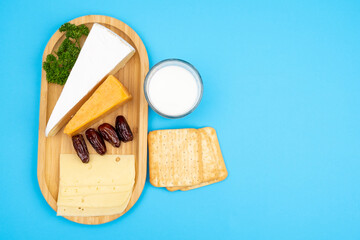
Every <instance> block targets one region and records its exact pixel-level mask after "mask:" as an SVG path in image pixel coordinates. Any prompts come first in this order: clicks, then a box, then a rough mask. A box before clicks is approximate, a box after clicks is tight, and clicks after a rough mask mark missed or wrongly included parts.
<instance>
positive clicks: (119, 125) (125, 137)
mask: <svg viewBox="0 0 360 240" xmlns="http://www.w3.org/2000/svg"><path fill="white" fill-rule="evenodd" d="M115 127H116V131H117V133H118V135H119V138H120V140H121V141H123V142H129V141H132V140H133V139H134V136H133V134H132V132H131V129H130V127H129V124H128V123H127V121H126V119H125V117H124V116H122V115H120V116H117V117H116V121H115Z"/></svg>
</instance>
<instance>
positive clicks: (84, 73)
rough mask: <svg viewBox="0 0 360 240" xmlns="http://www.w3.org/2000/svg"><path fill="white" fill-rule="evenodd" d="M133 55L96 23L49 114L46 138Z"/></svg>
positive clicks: (118, 37)
mask: <svg viewBox="0 0 360 240" xmlns="http://www.w3.org/2000/svg"><path fill="white" fill-rule="evenodd" d="M134 53H135V50H134V48H133V47H132V46H131V45H130V44H129V43H127V42H126V41H125V40H124V39H123V38H121V37H120V36H118V35H117V34H116V33H114V32H112V31H111V30H109V29H108V28H106V27H104V26H102V25H100V24H97V23H95V24H94V25H93V27H92V29H91V31H90V33H89V36H88V37H87V38H86V40H85V43H84V46H83V47H82V49H81V51H80V54H79V56H78V59H77V60H76V63H75V65H74V67H73V69H72V70H71V73H70V75H69V77H68V79H67V81H66V83H65V85H64V88H63V90H62V92H61V94H60V97H59V99H58V101H57V102H56V105H55V107H54V109H53V111H52V113H51V116H50V119H49V121H48V123H47V125H46V129H45V135H46V136H54V135H55V134H56V133H57V132H58V131H59V130H60V129H61V128H62V127H63V126H64V125H65V124H66V123H67V122H68V121H69V120H70V118H71V116H72V115H74V114H75V112H76V111H77V110H78V109H79V108H80V107H81V105H82V104H83V103H84V102H85V101H86V100H87V98H89V96H90V95H91V93H92V92H93V91H94V90H95V89H96V87H98V86H99V85H100V84H101V83H102V82H103V80H104V79H105V77H106V76H107V75H109V74H114V73H116V72H117V71H118V70H119V69H120V68H122V67H123V66H124V65H125V64H126V62H127V61H128V60H129V59H130V58H131V57H132V56H133V55H134Z"/></svg>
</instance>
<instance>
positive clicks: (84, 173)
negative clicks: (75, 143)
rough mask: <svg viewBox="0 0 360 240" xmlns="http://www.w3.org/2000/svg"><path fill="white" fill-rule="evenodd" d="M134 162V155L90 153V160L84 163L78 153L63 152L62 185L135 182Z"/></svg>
mask: <svg viewBox="0 0 360 240" xmlns="http://www.w3.org/2000/svg"><path fill="white" fill-rule="evenodd" d="M117 159H119V160H118V161H117ZM134 162H135V160H134V155H103V156H101V155H98V154H90V162H89V163H87V164H84V163H82V162H81V161H80V160H79V157H78V156H77V155H76V154H61V155H60V186H61V187H65V186H74V187H79V186H95V187H96V186H109V185H129V184H133V182H134V179H135V165H134Z"/></svg>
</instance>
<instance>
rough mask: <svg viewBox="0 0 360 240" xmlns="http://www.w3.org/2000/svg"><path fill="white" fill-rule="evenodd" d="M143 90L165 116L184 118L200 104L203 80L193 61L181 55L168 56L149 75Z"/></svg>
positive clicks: (150, 102)
mask: <svg viewBox="0 0 360 240" xmlns="http://www.w3.org/2000/svg"><path fill="white" fill-rule="evenodd" d="M144 92H145V97H146V100H147V101H148V103H149V105H150V107H151V108H152V109H153V110H154V111H155V112H156V113H158V114H159V115H161V116H163V117H166V118H181V117H184V116H186V115H188V114H190V113H191V112H192V111H194V110H195V108H196V107H197V106H198V105H199V103H200V101H201V97H202V94H203V83H202V79H201V76H200V74H199V72H198V71H197V70H196V69H195V67H194V66H193V65H191V64H190V63H188V62H186V61H183V60H180V59H167V60H163V61H161V62H159V63H158V64H156V65H155V66H154V67H152V68H151V70H150V71H149V73H148V74H147V75H146V78H145V82H144Z"/></svg>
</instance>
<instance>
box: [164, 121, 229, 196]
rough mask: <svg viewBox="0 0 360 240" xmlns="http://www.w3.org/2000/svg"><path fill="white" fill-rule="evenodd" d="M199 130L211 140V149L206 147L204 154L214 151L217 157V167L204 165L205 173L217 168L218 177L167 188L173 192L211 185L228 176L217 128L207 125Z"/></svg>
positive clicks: (204, 162) (208, 162)
mask: <svg viewBox="0 0 360 240" xmlns="http://www.w3.org/2000/svg"><path fill="white" fill-rule="evenodd" d="M198 131H199V132H200V133H201V134H202V136H206V137H208V139H209V140H210V148H209V149H210V150H209V151H206V150H205V151H204V149H203V156H204V154H205V156H206V153H207V152H212V153H213V156H214V158H215V161H214V163H215V165H216V167H215V168H213V167H204V166H203V169H204V173H203V174H204V176H207V174H206V173H205V171H207V170H210V169H216V172H217V177H216V178H215V179H210V180H207V181H204V182H202V183H200V184H196V185H193V186H182V187H167V188H166V189H167V190H169V191H171V192H173V191H176V190H181V191H188V190H192V189H196V188H199V187H203V186H207V185H210V184H213V183H216V182H220V181H222V180H224V179H225V178H226V177H227V176H228V172H227V169H226V166H225V162H224V159H223V156H222V154H221V149H220V145H219V140H218V138H217V135H216V131H215V129H214V128H211V127H205V128H202V129H198ZM203 146H204V145H203ZM205 159H207V158H206V157H205ZM211 163H212V161H203V164H204V165H205V164H209V165H211ZM210 175H211V174H210Z"/></svg>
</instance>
